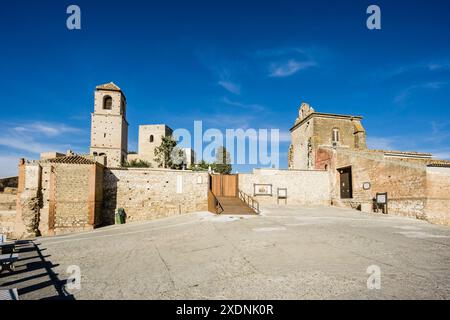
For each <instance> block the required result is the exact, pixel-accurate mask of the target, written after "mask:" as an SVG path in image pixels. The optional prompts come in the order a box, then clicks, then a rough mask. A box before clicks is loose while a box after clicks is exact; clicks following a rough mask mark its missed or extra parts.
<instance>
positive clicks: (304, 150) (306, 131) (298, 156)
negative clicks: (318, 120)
mask: <svg viewBox="0 0 450 320" xmlns="http://www.w3.org/2000/svg"><path fill="white" fill-rule="evenodd" d="M313 135H314V122H313V121H310V122H309V124H307V123H305V124H304V125H302V126H300V127H298V128H296V129H295V130H294V131H292V133H291V146H292V151H291V155H290V157H291V160H290V163H289V169H296V170H307V169H308V157H307V155H308V140H309V137H312V136H313Z"/></svg>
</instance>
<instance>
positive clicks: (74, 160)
mask: <svg viewBox="0 0 450 320" xmlns="http://www.w3.org/2000/svg"><path fill="white" fill-rule="evenodd" d="M43 162H50V163H67V164H95V163H96V162H95V161H94V160H90V159H88V158H85V157H82V156H78V155H75V156H66V157H58V158H53V159H48V160H44V161H43Z"/></svg>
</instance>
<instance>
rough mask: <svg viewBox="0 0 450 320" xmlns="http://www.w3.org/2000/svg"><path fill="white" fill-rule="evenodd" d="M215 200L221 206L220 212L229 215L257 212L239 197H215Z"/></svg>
mask: <svg viewBox="0 0 450 320" xmlns="http://www.w3.org/2000/svg"><path fill="white" fill-rule="evenodd" d="M217 200H218V201H219V202H220V204H221V206H222V208H223V212H222V213H221V214H230V215H233V214H237V215H247V214H257V213H256V212H255V210H253V209H252V208H250V207H249V206H248V205H247V204H246V203H245V202H244V201H242V200H241V199H240V198H239V197H217Z"/></svg>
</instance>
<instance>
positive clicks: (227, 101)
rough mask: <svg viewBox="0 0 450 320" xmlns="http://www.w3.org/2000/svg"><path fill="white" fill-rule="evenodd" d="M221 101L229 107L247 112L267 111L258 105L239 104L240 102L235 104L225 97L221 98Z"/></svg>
mask: <svg viewBox="0 0 450 320" xmlns="http://www.w3.org/2000/svg"><path fill="white" fill-rule="evenodd" d="M222 101H223V102H224V103H226V104H228V105H230V106H234V107H239V108H242V109H248V110H252V111H264V110H266V109H267V108H266V107H265V106H262V105H260V104H246V103H241V102H237V101H231V100H230V99H228V98H227V97H225V98H223V100H222Z"/></svg>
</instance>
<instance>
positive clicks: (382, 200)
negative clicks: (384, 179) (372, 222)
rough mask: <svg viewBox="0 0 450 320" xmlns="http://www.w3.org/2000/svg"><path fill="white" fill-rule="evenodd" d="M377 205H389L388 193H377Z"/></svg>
mask: <svg viewBox="0 0 450 320" xmlns="http://www.w3.org/2000/svg"><path fill="white" fill-rule="evenodd" d="M376 201H377V204H387V193H377V196H376Z"/></svg>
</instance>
